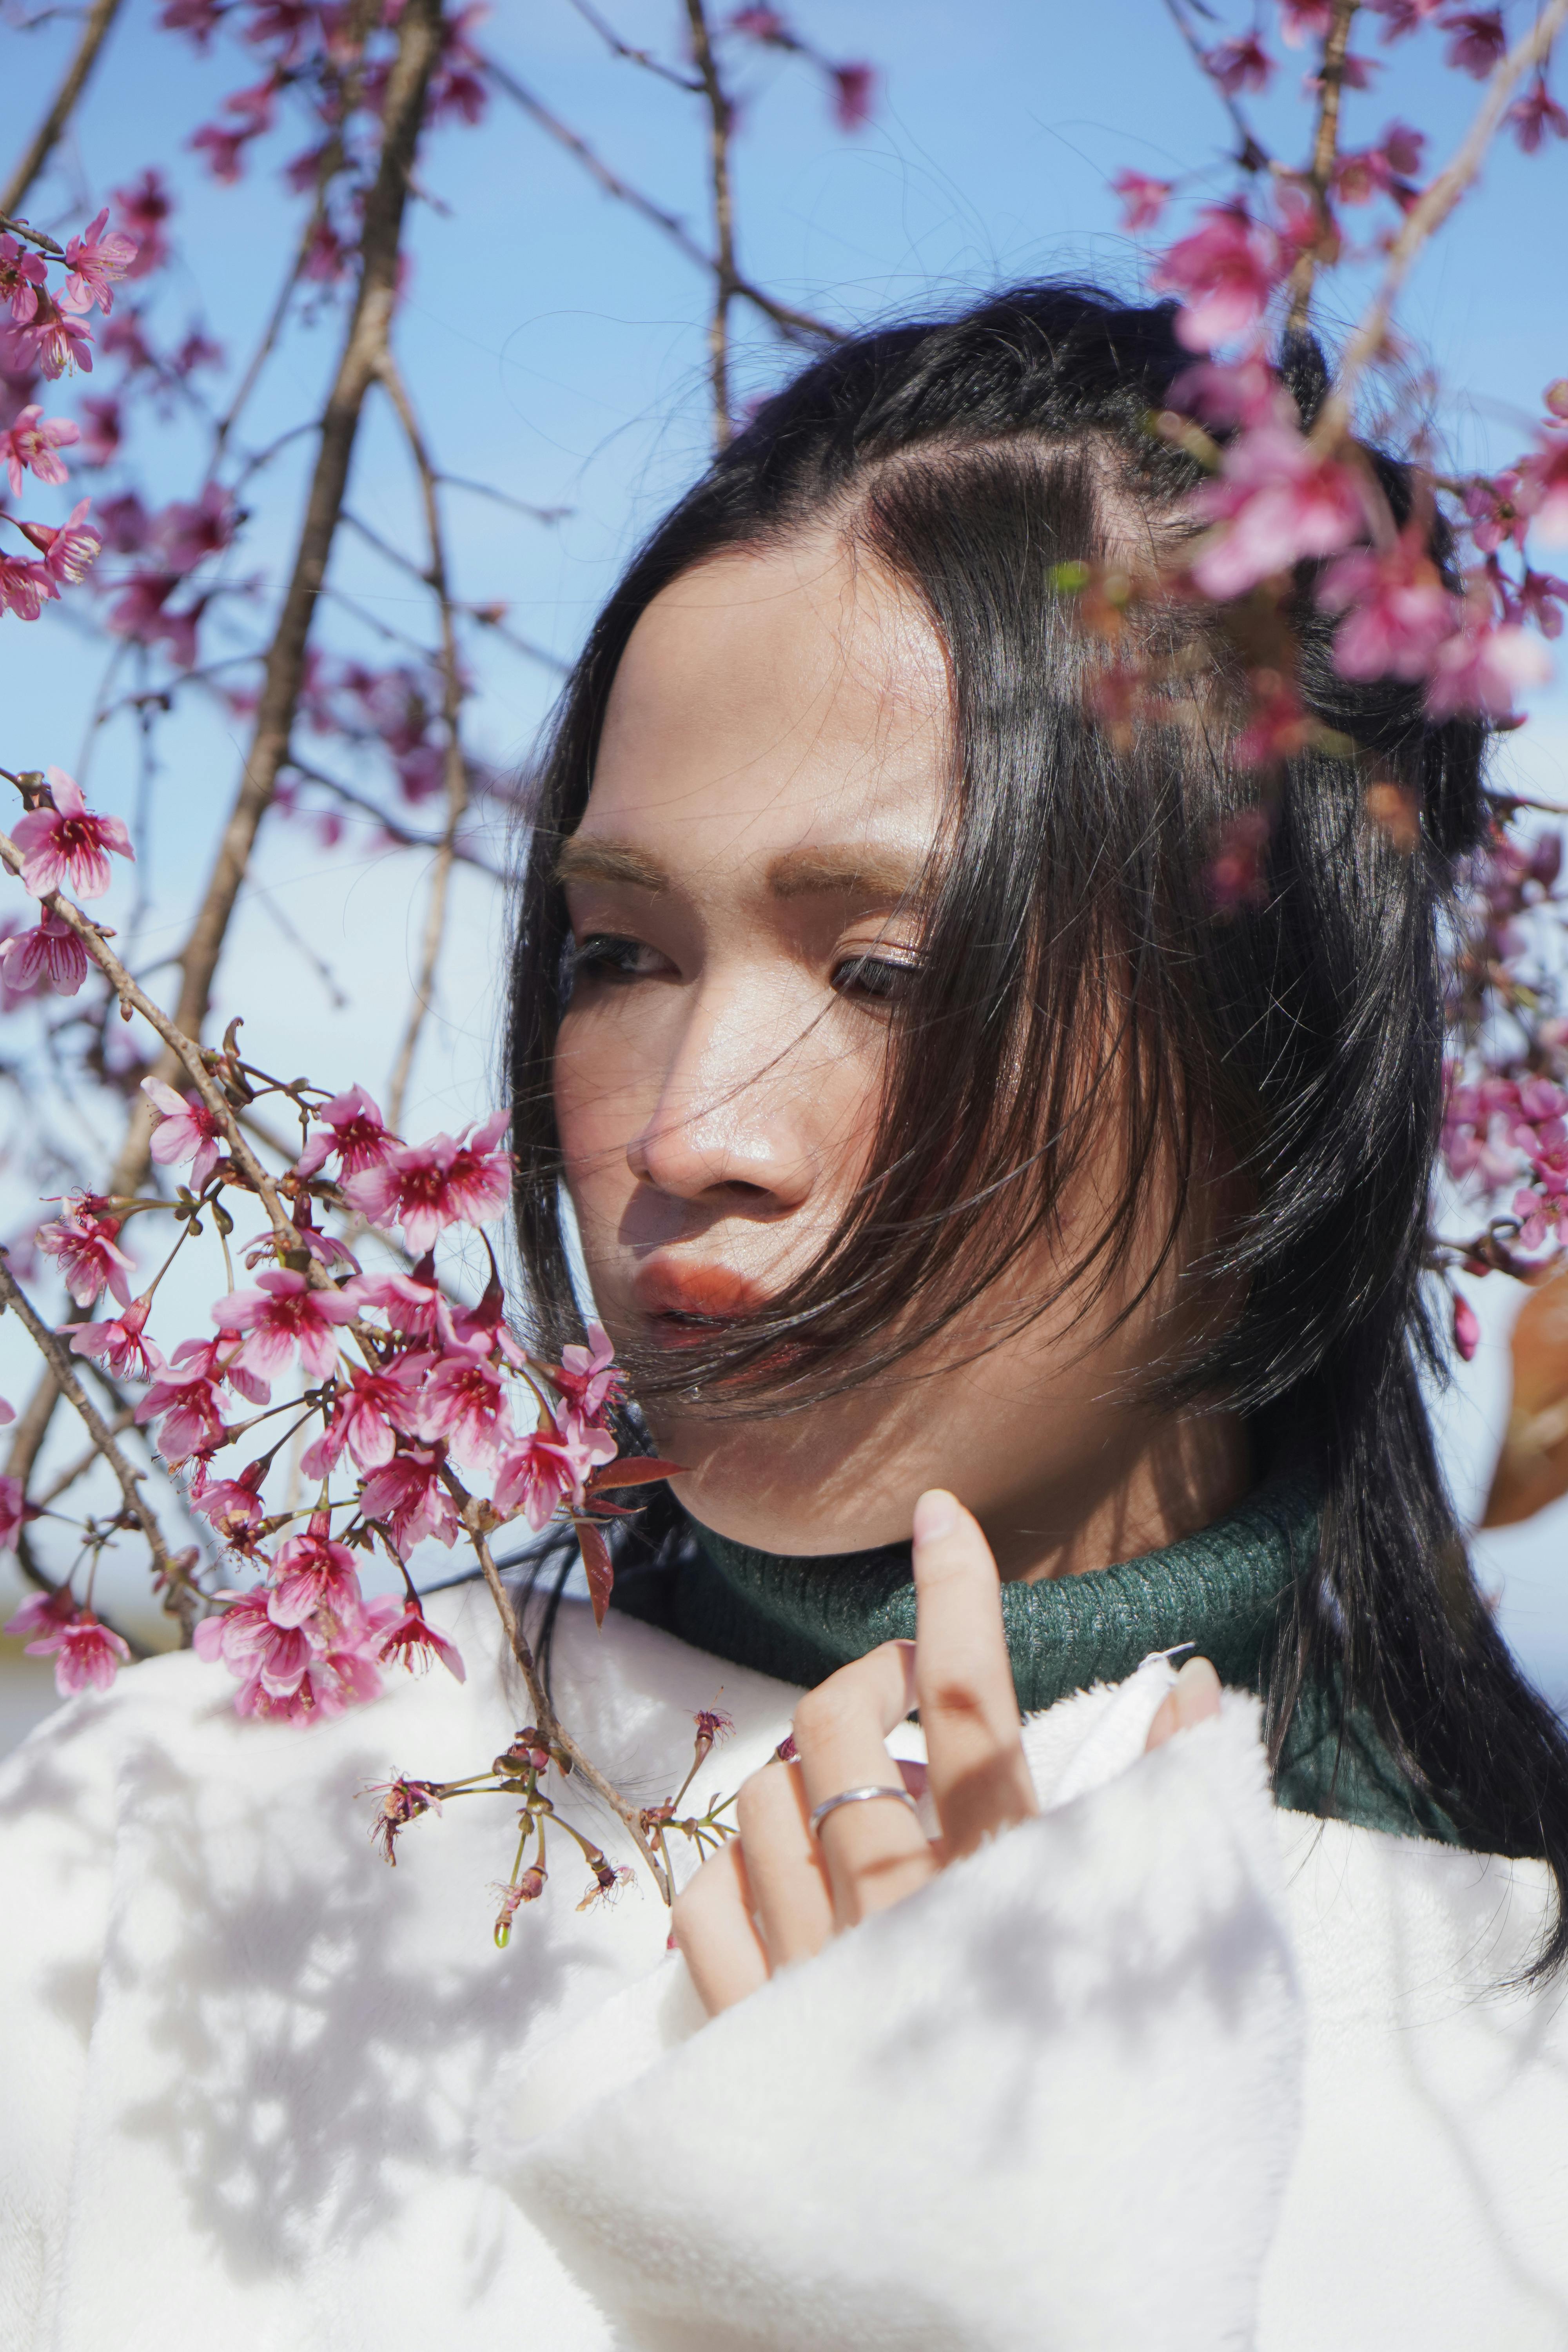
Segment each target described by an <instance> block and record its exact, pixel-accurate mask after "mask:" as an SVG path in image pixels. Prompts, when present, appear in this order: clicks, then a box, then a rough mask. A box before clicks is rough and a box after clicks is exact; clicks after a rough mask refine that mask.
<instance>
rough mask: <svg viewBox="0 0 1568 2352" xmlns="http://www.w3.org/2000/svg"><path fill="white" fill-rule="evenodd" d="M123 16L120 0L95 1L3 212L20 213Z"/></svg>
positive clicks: (6, 191)
mask: <svg viewBox="0 0 1568 2352" xmlns="http://www.w3.org/2000/svg"><path fill="white" fill-rule="evenodd" d="M119 13H120V0H93V5H92V7H91V8H90V9H89V12H88V19H87V22H86V24H85V25H84V26H82V30H81V38H80V40H79V42H78V43H77V45H76V55H75V56H74V57H73V58H72V59H71V61H70V63H69V65H68V67H67V68H66V73H65V79H64V80H63V81H62V82H61V84H60V86H59V88H58V90H57V91H56V92H55V99H54V103H53V105H52V106H51V107H50V108H49V110H48V112H47V114H46V115H45V117H44V119H43V121H41V122H40V123H39V125H38V127H37V130H36V131H34V133H33V136H32V138H31V139H30V141H29V142H28V143H27V146H26V149H25V150H24V152H23V154H22V157H21V161H20V162H19V163H17V165H16V170H15V171H14V172H13V173H12V174H11V176H10V178H9V179H8V180H7V181H6V183H5V187H4V188H0V213H14V212H15V211H16V207H17V205H19V204H21V203H22V201H23V200H24V198H25V197H26V193H27V191H28V189H29V188H30V187H31V186H32V184H33V182H34V181H35V180H36V179H37V176H38V173H40V172H41V171H42V170H43V168H44V165H45V164H46V163H47V162H48V160H49V157H50V156H51V155H52V154H53V153H54V152H55V148H56V145H57V144H58V140H59V136H60V133H61V131H63V130H64V129H65V127H66V124H67V123H68V121H70V118H71V110H72V109H73V108H74V106H75V105H76V102H77V100H78V99H79V97H80V96H81V93H82V89H83V88H84V86H85V84H86V81H87V78H88V76H89V73H90V72H91V71H92V68H93V66H94V64H95V63H96V62H97V58H98V53H99V51H100V48H101V47H103V42H104V37H105V35H106V34H107V33H108V31H109V28H110V25H112V24H113V22H114V19H115V17H116V16H118V15H119Z"/></svg>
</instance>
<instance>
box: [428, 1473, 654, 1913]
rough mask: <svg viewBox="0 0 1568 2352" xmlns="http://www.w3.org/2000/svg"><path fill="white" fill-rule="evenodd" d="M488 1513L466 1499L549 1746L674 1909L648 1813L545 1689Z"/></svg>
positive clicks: (471, 1530) (476, 1542)
mask: <svg viewBox="0 0 1568 2352" xmlns="http://www.w3.org/2000/svg"><path fill="white" fill-rule="evenodd" d="M448 1484H449V1485H450V1486H452V1489H453V1492H454V1493H455V1494H461V1493H462V1492H463V1489H462V1487H461V1486H460V1484H459V1482H458V1481H457V1480H456V1479H451V1478H449V1480H448ZM485 1509H486V1506H485V1505H483V1504H482V1503H479V1502H476V1501H475V1499H474V1498H473V1497H471V1496H464V1502H463V1521H464V1525H465V1526H466V1527H467V1528H468V1539H469V1541H470V1542H471V1543H472V1545H473V1547H474V1554H475V1557H476V1558H477V1559H478V1560H479V1569H480V1572H481V1574H482V1575H483V1577H484V1580H485V1583H486V1585H487V1587H488V1588H489V1596H490V1599H491V1600H492V1601H494V1603H495V1606H496V1612H497V1614H498V1616H499V1617H500V1622H501V1627H502V1630H503V1632H504V1633H505V1634H506V1637H507V1641H508V1643H510V1648H511V1654H512V1656H513V1657H514V1658H515V1659H516V1661H517V1665H518V1670H519V1672H520V1673H521V1675H522V1679H523V1684H524V1686H525V1688H526V1689H527V1692H528V1703H529V1706H531V1708H532V1710H533V1715H534V1719H535V1721H536V1723H537V1724H538V1727H539V1728H540V1730H541V1731H542V1733H543V1735H544V1737H545V1739H546V1741H547V1743H548V1744H549V1746H550V1747H552V1748H555V1749H557V1750H558V1751H559V1752H560V1753H561V1755H563V1757H565V1758H567V1759H570V1763H571V1769H572V1770H573V1772H574V1774H576V1775H577V1777H578V1778H579V1779H580V1780H583V1781H584V1783H585V1784H586V1785H587V1786H588V1787H589V1788H590V1789H592V1790H593V1791H594V1793H595V1796H597V1797H599V1798H601V1799H602V1800H603V1801H604V1802H605V1804H606V1805H608V1806H609V1808H610V1810H611V1811H612V1812H613V1813H614V1814H615V1815H616V1820H617V1821H619V1822H621V1823H622V1825H623V1827H624V1828H625V1829H626V1831H627V1832H629V1834H630V1836H631V1838H632V1840H633V1842H634V1843H635V1844H636V1846H637V1852H638V1853H640V1854H641V1856H642V1858H643V1860H644V1862H645V1863H647V1866H648V1869H649V1871H650V1872H651V1873H652V1875H653V1880H654V1884H655V1885H657V1886H658V1891H659V1894H660V1895H662V1896H663V1898H664V1900H665V1902H667V1903H668V1901H669V1900H670V1897H671V1893H672V1889H671V1885H670V1878H669V1873H668V1870H667V1869H666V1868H665V1865H664V1864H663V1862H662V1861H661V1860H660V1858H659V1856H658V1853H656V1852H655V1850H654V1847H653V1845H652V1843H650V1842H649V1839H648V1837H647V1832H645V1831H644V1829H643V1825H642V1811H643V1809H642V1807H641V1806H640V1805H637V1804H634V1803H633V1802H632V1801H631V1800H630V1799H629V1798H627V1797H624V1796H623V1795H622V1794H621V1792H620V1790H618V1789H617V1788H616V1785H615V1783H614V1782H613V1781H612V1780H606V1779H605V1775H604V1773H603V1772H601V1771H600V1770H599V1768H598V1766H597V1765H596V1764H595V1763H594V1762H593V1761H592V1760H591V1759H589V1758H588V1757H587V1756H585V1755H584V1752H583V1750H582V1749H581V1748H579V1747H578V1745H577V1742H576V1741H575V1740H574V1738H573V1737H572V1735H571V1733H570V1732H569V1731H568V1730H567V1729H566V1728H565V1727H564V1725H563V1723H562V1721H561V1718H560V1717H559V1716H558V1715H557V1714H556V1712H555V1709H554V1707H553V1706H552V1704H551V1699H550V1694H549V1692H548V1691H547V1690H546V1689H545V1686H544V1680H543V1677H542V1675H541V1674H540V1671H539V1666H538V1663H537V1661H536V1660H535V1658H534V1655H533V1652H532V1650H531V1647H530V1646H529V1643H528V1639H527V1636H526V1635H525V1634H524V1633H523V1630H522V1622H521V1618H520V1617H519V1615H518V1612H517V1610H516V1608H515V1607H514V1605H513V1602H512V1598H511V1595H510V1592H509V1591H507V1589H506V1586H505V1585H504V1584H503V1582H502V1581H501V1575H500V1570H499V1569H498V1568H497V1566H496V1563H495V1555H494V1553H493V1552H492V1551H491V1549H490V1545H489V1534H488V1532H487V1531H486V1529H485V1528H484V1526H483V1525H482V1518H481V1515H482V1513H483V1512H484V1510H485Z"/></svg>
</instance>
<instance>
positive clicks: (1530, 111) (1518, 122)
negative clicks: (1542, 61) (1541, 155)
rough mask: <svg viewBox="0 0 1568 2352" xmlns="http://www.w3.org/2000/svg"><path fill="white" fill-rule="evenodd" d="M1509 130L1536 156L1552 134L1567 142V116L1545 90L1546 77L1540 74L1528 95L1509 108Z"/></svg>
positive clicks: (1527, 152) (1524, 147)
mask: <svg viewBox="0 0 1568 2352" xmlns="http://www.w3.org/2000/svg"><path fill="white" fill-rule="evenodd" d="M1506 120H1507V122H1508V125H1509V128H1510V131H1512V132H1513V135H1514V137H1515V138H1516V139H1517V140H1518V142H1519V143H1520V145H1521V147H1522V148H1523V150H1524V152H1525V153H1526V154H1527V155H1533V154H1534V153H1535V152H1536V150H1537V149H1538V148H1539V147H1540V145H1541V143H1542V141H1543V140H1544V139H1545V138H1547V137H1548V136H1549V135H1550V136H1551V137H1552V138H1553V139H1568V114H1565V113H1564V112H1563V109H1562V107H1560V106H1559V105H1558V103H1557V100H1555V99H1554V98H1553V97H1552V93H1551V91H1550V90H1549V89H1547V87H1546V76H1545V75H1544V74H1543V73H1541V74H1537V76H1536V78H1535V79H1534V81H1533V82H1532V83H1531V87H1530V91H1529V94H1528V96H1526V97H1524V98H1521V99H1519V100H1516V101H1515V103H1514V104H1513V105H1512V106H1510V108H1509V110H1508V114H1507V117H1506Z"/></svg>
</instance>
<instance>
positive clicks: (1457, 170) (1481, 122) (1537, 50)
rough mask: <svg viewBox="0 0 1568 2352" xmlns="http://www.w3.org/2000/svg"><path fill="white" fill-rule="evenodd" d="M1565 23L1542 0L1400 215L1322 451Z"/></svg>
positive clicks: (1316, 431)
mask: <svg viewBox="0 0 1568 2352" xmlns="http://www.w3.org/2000/svg"><path fill="white" fill-rule="evenodd" d="M1565 21H1568V0H1546V5H1544V6H1543V7H1542V11H1541V13H1540V15H1539V16H1537V17H1536V20H1535V22H1534V24H1533V25H1532V26H1531V28H1530V30H1529V32H1528V33H1526V34H1524V35H1523V36H1522V37H1521V38H1520V39H1519V40H1517V41H1516V42H1515V43H1514V45H1513V47H1512V48H1511V49H1510V51H1509V52H1508V55H1507V56H1506V57H1505V58H1501V59H1500V61H1499V63H1498V64H1497V66H1496V67H1495V68H1493V71H1492V76H1491V79H1490V80H1489V82H1488V84H1487V87H1486V94H1485V96H1484V97H1483V98H1482V100H1481V103H1480V105H1479V107H1478V109H1477V110H1476V114H1475V117H1474V120H1473V121H1471V124H1470V127H1469V129H1468V131H1466V133H1465V136H1464V138H1463V139H1462V140H1461V142H1459V145H1458V148H1457V149H1456V150H1455V152H1454V155H1453V158H1452V160H1451V161H1450V162H1449V163H1447V164H1446V165H1445V166H1444V168H1443V170H1442V171H1441V172H1439V173H1438V174H1437V177H1436V179H1435V180H1434V181H1433V182H1432V184H1431V185H1430V186H1429V187H1428V188H1427V189H1426V192H1425V194H1423V195H1421V196H1420V197H1419V198H1418V199H1417V201H1416V202H1415V205H1413V206H1412V207H1411V209H1410V211H1409V212H1408V213H1407V214H1406V215H1405V224H1404V226H1403V227H1402V228H1401V230H1400V232H1399V235H1398V236H1396V237H1395V239H1394V245H1393V247H1392V248H1391V250H1390V252H1389V256H1388V261H1387V264H1386V267H1385V268H1384V273H1383V281H1382V283H1381V285H1380V286H1379V287H1378V289H1377V292H1376V294H1375V295H1374V296H1373V300H1372V302H1371V303H1370V305H1369V306H1368V308H1367V310H1365V312H1364V313H1363V317H1362V320H1361V323H1360V325H1359V326H1358V327H1357V328H1356V331H1355V332H1354V334H1353V335H1352V337H1351V340H1350V342H1349V344H1348V345H1347V346H1346V349H1345V353H1344V357H1343V358H1342V360H1341V362H1340V368H1339V374H1338V376H1337V378H1336V379H1335V383H1334V388H1333V390H1332V392H1331V394H1330V395H1329V397H1328V399H1327V400H1326V401H1325V402H1324V403H1323V411H1322V415H1321V416H1320V417H1319V419H1318V422H1317V424H1316V425H1314V426H1313V428H1312V435H1311V437H1312V440H1313V442H1314V443H1315V444H1316V446H1318V447H1319V448H1328V447H1331V446H1333V444H1334V443H1335V442H1337V441H1338V440H1340V439H1341V438H1342V436H1344V435H1345V434H1347V433H1348V432H1349V430H1350V422H1351V394H1352V393H1353V392H1354V390H1355V387H1356V385H1357V383H1359V382H1360V380H1361V378H1362V376H1363V375H1364V373H1366V371H1367V369H1368V368H1369V367H1370V366H1371V365H1372V363H1373V361H1374V360H1375V359H1376V358H1377V356H1378V354H1379V352H1381V351H1382V350H1383V347H1384V341H1385V339H1386V337H1387V334H1388V327H1389V321H1390V320H1391V319H1392V317H1393V315H1394V303H1395V301H1396V300H1397V299H1398V296H1399V290H1400V289H1401V287H1402V286H1403V285H1404V283H1405V278H1407V277H1408V276H1409V274H1410V268H1411V265H1412V263H1413V262H1414V261H1415V257H1416V255H1417V254H1418V253H1419V252H1420V250H1421V248H1422V247H1423V246H1424V245H1425V244H1426V241H1427V239H1428V238H1429V237H1430V236H1432V235H1433V234H1434V232H1435V231H1436V230H1437V229H1439V228H1440V227H1441V226H1442V225H1443V223H1444V222H1445V221H1446V220H1447V217H1448V215H1449V214H1450V213H1451V212H1452V211H1453V209H1454V206H1455V205H1457V204H1458V201H1459V198H1460V197H1461V196H1462V195H1463V194H1464V193H1465V190H1466V189H1467V188H1468V186H1469V185H1470V183H1471V182H1472V181H1473V180H1474V179H1475V177H1476V175H1477V173H1479V170H1480V168H1481V165H1482V163H1484V161H1485V160H1486V152H1487V150H1488V148H1489V146H1490V145H1491V142H1492V141H1493V139H1494V138H1495V137H1496V136H1497V132H1498V130H1499V127H1500V124H1501V121H1502V118H1503V114H1504V112H1505V110H1506V109H1507V106H1508V102H1509V100H1510V98H1511V97H1512V96H1513V92H1514V89H1515V88H1516V87H1517V85H1518V84H1519V83H1520V82H1521V80H1522V79H1524V76H1525V75H1526V74H1527V73H1530V72H1531V71H1532V70H1533V69H1534V68H1535V67H1537V66H1543V65H1544V64H1545V62H1546V60H1547V58H1548V57H1549V56H1550V55H1551V53H1552V43H1553V41H1555V39H1556V38H1557V36H1558V34H1559V33H1560V32H1561V31H1562V29H1563V24H1564V22H1565Z"/></svg>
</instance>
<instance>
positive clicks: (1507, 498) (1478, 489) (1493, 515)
mask: <svg viewBox="0 0 1568 2352" xmlns="http://www.w3.org/2000/svg"><path fill="white" fill-rule="evenodd" d="M1523 485H1524V478H1523V476H1522V475H1521V474H1520V473H1517V472H1512V471H1510V472H1507V473H1501V474H1498V475H1495V476H1491V477H1489V478H1481V479H1479V480H1477V481H1473V482H1468V483H1467V484H1466V486H1465V512H1466V513H1467V514H1468V516H1469V518H1470V537H1471V538H1472V539H1473V540H1474V541H1475V542H1476V545H1477V546H1478V547H1479V549H1480V550H1481V552H1482V553H1483V554H1484V555H1490V554H1491V553H1492V552H1493V551H1495V550H1496V549H1498V548H1500V547H1506V546H1507V545H1508V544H1509V542H1510V541H1514V542H1515V543H1516V544H1518V545H1519V546H1521V547H1522V546H1523V544H1524V535H1525V532H1526V531H1527V530H1528V529H1529V528H1530V516H1529V513H1528V510H1527V509H1524V508H1521V505H1520V502H1519V501H1520V492H1521V488H1523Z"/></svg>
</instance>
